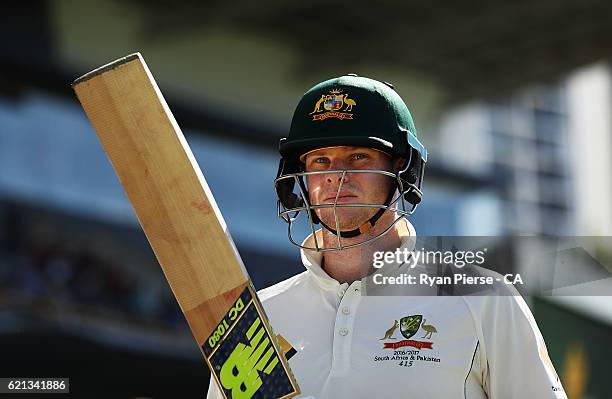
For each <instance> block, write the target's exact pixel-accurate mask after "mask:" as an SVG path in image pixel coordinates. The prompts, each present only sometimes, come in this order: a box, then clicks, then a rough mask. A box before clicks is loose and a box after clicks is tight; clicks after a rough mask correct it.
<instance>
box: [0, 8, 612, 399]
mask: <svg viewBox="0 0 612 399" xmlns="http://www.w3.org/2000/svg"><path fill="white" fill-rule="evenodd" d="M135 51H140V52H142V54H143V55H144V57H145V59H146V60H147V62H148V64H149V67H150V68H151V70H152V72H153V74H154V76H155V77H156V79H157V81H158V83H159V85H160V87H161V90H162V92H163V93H164V94H165V97H166V99H167V101H168V102H169V104H170V107H171V109H172V110H173V112H174V114H175V116H176V118H177V120H178V122H179V125H180V126H181V127H182V128H183V131H184V132H185V134H186V136H187V139H188V141H189V143H190V145H191V147H192V149H193V151H194V153H195V154H196V157H197V159H198V162H199V164H200V166H201V168H202V169H203V171H204V173H205V175H206V177H207V180H208V182H209V184H210V186H211V188H212V190H213V192H214V194H215V196H216V198H217V201H218V203H219V205H220V208H221V211H222V212H223V214H224V215H225V218H226V220H227V222H228V225H229V227H230V231H231V232H232V234H233V236H234V239H235V241H236V242H237V245H238V247H239V250H240V253H241V254H242V256H243V257H244V260H245V263H246V264H247V266H248V269H249V271H250V273H251V276H252V278H253V280H254V283H255V285H256V287H257V288H263V287H266V286H268V285H271V284H273V283H275V282H277V281H280V280H282V279H284V278H286V277H288V276H290V275H292V274H295V273H296V272H299V271H301V270H302V266H301V263H300V261H299V256H298V253H297V250H296V249H295V248H293V247H291V246H290V244H289V243H288V241H287V238H286V228H285V225H284V223H282V222H281V221H280V220H278V219H277V218H276V198H275V195H274V192H273V184H272V180H273V178H274V176H275V173H276V168H277V153H276V144H277V142H278V139H279V138H280V137H281V136H283V135H285V133H286V131H287V129H288V126H289V122H290V119H291V115H292V112H293V107H294V106H295V104H296V103H297V101H298V99H299V98H300V96H301V94H302V93H303V92H304V91H305V90H306V89H308V88H309V87H310V86H311V85H312V84H313V83H315V82H318V81H321V80H323V79H327V78H330V77H334V76H338V75H342V74H345V73H357V74H359V75H363V76H369V77H373V78H376V79H379V80H385V81H388V82H391V83H393V84H394V85H395V87H396V89H397V90H398V92H399V93H400V94H401V95H402V96H403V98H404V99H405V101H406V102H407V104H408V105H409V107H410V109H411V110H412V112H413V115H414V117H415V120H416V123H417V128H418V129H419V134H420V137H421V138H422V141H423V142H424V143H425V145H427V146H428V148H429V151H430V154H431V155H430V162H429V164H428V167H427V169H426V174H425V176H426V179H425V201H424V203H423V205H422V206H421V207H420V208H419V210H418V212H417V213H416V214H415V215H414V218H413V219H412V220H413V223H414V224H415V226H416V229H417V232H418V233H419V234H422V235H503V234H517V235H544V236H552V235H600V236H610V235H612V234H611V233H612V176H611V175H612V160H611V159H610V154H611V152H612V138H611V134H612V119H611V118H610V109H611V107H612V69H611V68H610V63H609V60H610V57H611V56H612V3H610V2H606V1H596V0H592V1H578V0H573V1H571V0H566V1H551V0H546V1H540V2H522V1H521V2H502V1H489V2H484V1H474V0H471V1H465V2H461V3H453V2H448V3H443V2H434V3H432V2H413V1H407V2H399V1H398V2H392V1H385V2H380V3H379V2H363V3H358V4H357V3H355V2H351V3H340V2H336V3H330V2H324V1H311V2H282V1H276V0H267V1H261V2H238V3H236V2H221V1H195V0H191V1H183V2H180V3H177V4H174V3H172V2H164V1H132V2H122V1H118V0H100V1H96V2H89V1H82V2H76V1H69V0H57V1H30V2H13V3H11V4H10V5H9V4H6V5H5V6H4V7H3V12H2V14H1V15H0V359H2V361H1V362H0V376H2V377H17V376H22V377H26V376H40V377H43V376H45V377H47V376H48V377H51V376H56V377H70V378H71V384H72V392H73V395H72V397H89V398H93V397H106V398H108V397H117V398H123V397H152V398H157V397H176V396H177V395H179V394H180V396H181V397H204V395H205V392H206V389H207V385H208V372H207V370H206V367H205V365H204V362H203V360H202V357H201V354H200V352H199V351H198V349H197V348H196V346H195V345H194V343H193V340H192V338H191V336H190V333H189V331H188V329H187V326H186V324H185V322H184V320H183V318H182V315H181V313H180V311H179V309H178V307H177V305H176V303H175V301H174V298H173V297H172V294H171V293H170V292H169V289H168V288H167V286H166V283H165V280H164V279H163V275H162V274H161V270H160V268H159V266H158V265H157V263H156V261H155V258H154V256H153V254H152V252H151V250H150V248H149V246H148V243H147V242H146V239H145V237H144V235H143V233H142V231H141V230H140V228H139V226H138V224H137V221H136V219H135V217H134V215H133V212H132V210H131V207H130V204H129V203H128V202H127V200H126V198H125V196H124V194H123V191H122V188H121V186H120V185H119V183H118V182H117V180H116V177H115V174H114V172H113V171H112V169H111V167H110V165H109V163H108V161H107V159H106V156H105V154H104V153H103V151H102V148H101V146H100V145H99V143H98V141H97V138H96V137H95V135H94V133H93V130H92V128H91V126H90V124H89V122H88V121H87V119H86V117H85V115H84V113H83V111H82V109H81V108H80V106H79V104H78V102H77V100H76V98H75V96H74V95H73V93H72V91H71V89H70V86H69V84H70V82H71V81H72V80H73V79H74V78H76V77H77V76H79V75H81V74H83V73H85V72H88V71H90V70H91V69H93V68H95V67H97V66H100V65H102V64H105V63H107V62H109V61H112V60H114V59H117V58H119V57H121V56H124V55H127V54H129V53H132V52H135ZM203 239H205V237H203ZM516 270H517V271H520V270H521V265H520V264H517V265H516ZM611 295H612V293H611ZM527 300H528V303H529V304H530V306H531V307H532V310H533V312H534V314H535V317H536V319H537V320H538V323H539V326H540V328H541V330H542V333H543V335H544V337H545V339H546V342H547V344H548V348H549V352H550V355H551V358H552V360H553V362H554V364H555V366H556V368H557V371H558V373H559V375H560V377H561V379H562V381H563V384H564V386H565V388H566V390H567V392H568V395H569V397H570V398H571V399H580V398H585V399H586V398H609V397H610V394H609V389H608V386H607V383H608V380H607V374H608V372H607V367H606V366H607V364H608V362H609V359H610V357H611V356H612V337H611V333H612V328H611V326H612V302H611V301H610V297H601V296H600V297H586V296H576V297H571V298H565V300H563V301H562V300H560V299H558V298H527ZM517 383H520V381H517Z"/></svg>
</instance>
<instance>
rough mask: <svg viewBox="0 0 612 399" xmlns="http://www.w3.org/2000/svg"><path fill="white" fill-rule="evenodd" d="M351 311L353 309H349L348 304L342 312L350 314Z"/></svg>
mask: <svg viewBox="0 0 612 399" xmlns="http://www.w3.org/2000/svg"><path fill="white" fill-rule="evenodd" d="M349 313H351V309H349V307H348V306H345V307H343V308H342V314H349Z"/></svg>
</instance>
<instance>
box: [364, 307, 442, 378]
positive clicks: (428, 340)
mask: <svg viewBox="0 0 612 399" xmlns="http://www.w3.org/2000/svg"><path fill="white" fill-rule="evenodd" d="M417 333H418V335H417ZM437 333H438V330H437V329H436V327H435V326H434V325H432V324H430V323H427V319H425V318H424V317H423V315H420V314H414V315H408V316H404V317H401V318H399V319H398V320H393V321H392V325H391V327H390V328H388V329H387V330H386V331H385V332H384V335H383V337H382V338H380V341H383V347H382V351H381V352H382V353H381V354H380V355H375V356H374V361H375V362H396V363H397V365H398V366H401V367H412V366H413V365H415V364H416V363H418V362H434V363H439V362H440V361H441V360H440V358H438V357H435V356H433V355H432V354H430V353H426V352H429V351H430V350H431V351H433V350H434V342H433V339H434V334H437ZM421 334H423V335H421ZM415 335H416V336H415ZM391 351H392V352H391Z"/></svg>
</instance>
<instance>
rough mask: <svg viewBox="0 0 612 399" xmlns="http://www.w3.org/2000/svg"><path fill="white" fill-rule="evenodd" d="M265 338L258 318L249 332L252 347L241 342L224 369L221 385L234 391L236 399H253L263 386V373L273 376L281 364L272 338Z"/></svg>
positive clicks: (221, 374)
mask: <svg viewBox="0 0 612 399" xmlns="http://www.w3.org/2000/svg"><path fill="white" fill-rule="evenodd" d="M265 335H266V331H265V328H264V327H263V326H262V325H261V321H260V319H259V318H257V319H255V321H254V322H253V324H252V325H251V326H250V328H249V329H248V331H247V333H246V336H247V338H248V340H249V344H250V345H245V344H243V343H238V344H237V345H236V347H235V348H234V350H233V351H232V353H231V354H230V356H229V358H228V359H227V360H226V361H225V363H224V364H223V366H222V367H221V372H220V375H219V377H220V380H221V384H222V385H223V387H224V388H225V389H227V390H230V391H231V392H232V398H234V399H250V398H252V397H253V395H254V394H255V393H256V392H257V390H258V389H259V388H260V387H261V385H262V383H263V382H262V380H261V376H260V374H259V373H260V372H263V373H264V374H270V373H271V372H272V370H273V369H274V367H276V365H277V364H278V362H279V360H278V357H277V356H274V349H273V348H272V345H271V343H270V339H269V338H268V337H267V336H265ZM264 336H265V337H264ZM262 338H263V339H262Z"/></svg>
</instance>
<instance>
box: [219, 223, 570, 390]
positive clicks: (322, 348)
mask: <svg viewBox="0 0 612 399" xmlns="http://www.w3.org/2000/svg"><path fill="white" fill-rule="evenodd" d="M406 226H407V228H408V230H409V234H410V236H411V237H415V233H414V229H413V228H412V226H411V225H410V223H409V222H408V221H406ZM312 239H313V238H312V236H311V237H309V238H307V240H306V242H308V241H309V240H312ZM403 247H408V248H409V250H412V249H413V247H414V240H412V239H409V238H408V237H404V238H403V240H402V248H403ZM321 259H322V255H321V253H316V252H313V251H308V250H302V261H303V263H304V266H305V267H306V271H305V272H303V273H301V274H298V275H296V276H294V277H292V278H290V279H287V280H285V281H282V282H280V283H278V284H276V285H273V286H271V287H269V288H266V289H264V290H262V291H260V292H259V297H260V299H261V301H262V303H263V306H264V308H265V310H266V313H267V315H268V317H269V319H270V322H271V324H272V326H273V328H274V330H275V333H276V334H280V335H282V336H283V337H284V338H285V339H286V340H287V341H288V342H289V343H290V344H292V345H293V347H294V348H295V349H296V350H297V354H295V355H294V356H293V357H291V358H290V360H289V365H290V366H291V369H292V371H293V373H294V375H295V377H296V379H297V381H298V384H299V386H300V388H301V391H302V395H301V396H299V397H307V396H313V397H315V398H318V399H342V398H347V399H349V398H350V399H360V398H364V399H365V398H393V399H401V398H406V399H415V398H427V399H447V398H453V399H459V398H467V399H480V398H489V399H505V398H517V399H518V398H521V399H524V398H529V399H532V398H533V399H536V398H537V399H543V398H564V399H566V398H567V397H566V395H565V393H564V391H563V388H562V386H561V383H560V381H559V379H558V377H557V374H556V372H555V370H554V367H553V365H552V363H551V362H550V359H549V357H548V353H547V350H546V346H545V344H544V340H543V338H542V335H541V333H540V331H539V329H538V327H537V325H536V322H535V320H534V318H533V316H532V314H531V312H530V310H529V308H528V307H527V304H526V303H525V301H524V300H523V298H522V297H520V295H496V296H422V295H421V296H366V295H363V294H364V293H363V290H364V289H365V287H366V283H365V280H366V279H367V278H370V277H371V276H370V277H366V278H364V279H362V280H361V281H355V282H353V283H352V284H347V283H344V284H340V283H339V282H338V281H336V280H335V279H333V278H331V277H330V276H329V275H327V273H326V272H325V271H324V270H323V269H322V268H321V266H320V265H321ZM385 267H386V266H385ZM385 267H383V269H384V268H385ZM395 267H396V268H398V267H400V266H398V265H396V266H395ZM383 269H381V271H382V272H385V271H384V270H383ZM387 272H388V270H387ZM368 284H369V283H368ZM367 286H368V287H369V286H370V285H367ZM208 398H209V399H212V398H222V396H221V394H220V392H219V389H218V388H217V386H216V385H215V382H214V381H213V380H211V384H210V388H209V392H208Z"/></svg>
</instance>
